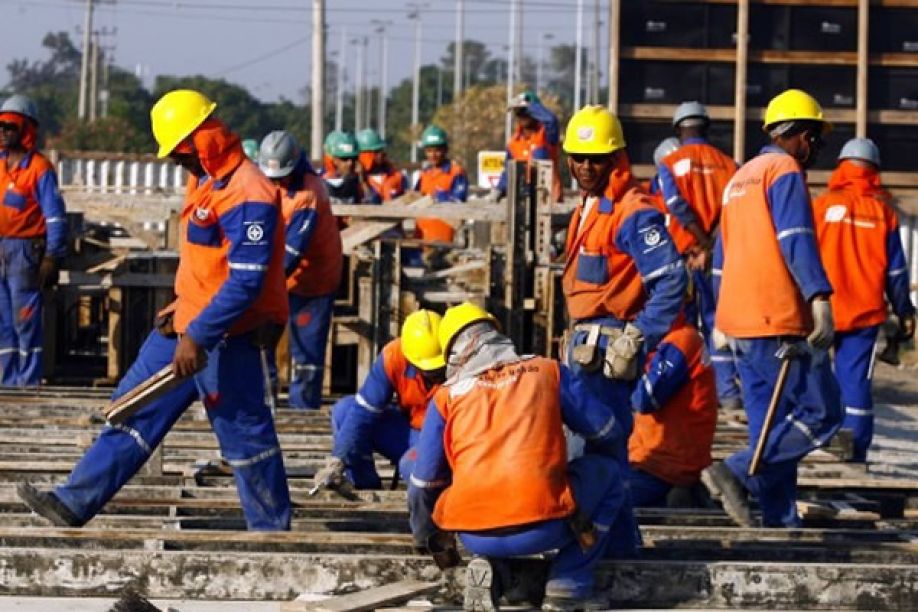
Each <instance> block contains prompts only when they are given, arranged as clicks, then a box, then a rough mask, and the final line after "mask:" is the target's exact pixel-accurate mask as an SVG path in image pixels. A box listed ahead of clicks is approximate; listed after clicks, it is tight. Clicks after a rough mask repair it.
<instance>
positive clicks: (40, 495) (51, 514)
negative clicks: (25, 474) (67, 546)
mask: <svg viewBox="0 0 918 612" xmlns="http://www.w3.org/2000/svg"><path fill="white" fill-rule="evenodd" d="M16 494H17V495H19V499H21V500H22V501H23V502H25V505H27V506H28V507H29V508H30V509H31V510H32V512H34V513H35V514H37V515H39V516H43V517H45V518H46V519H48V520H49V521H51V524H52V525H54V526H56V527H82V526H83V525H84V524H85V523H86V521H84V520H81V519H80V518H79V517H78V516H77V515H75V514H74V513H73V511H71V510H70V508H68V507H67V506H65V505H64V503H63V502H62V501H61V500H59V499H58V498H57V496H56V495H55V494H54V493H51V492H48V493H45V492H43V491H39V490H38V489H36V488H35V487H33V486H32V485H30V484H29V483H27V482H20V483H19V484H18V485H16Z"/></svg>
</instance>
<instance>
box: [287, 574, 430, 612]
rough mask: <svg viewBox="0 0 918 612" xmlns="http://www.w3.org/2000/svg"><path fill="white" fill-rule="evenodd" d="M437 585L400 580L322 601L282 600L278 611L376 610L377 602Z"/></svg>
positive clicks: (394, 600)
mask: <svg viewBox="0 0 918 612" xmlns="http://www.w3.org/2000/svg"><path fill="white" fill-rule="evenodd" d="M439 588H440V585H439V584H437V583H436V582H426V581H420V580H399V581H398V582H394V583H392V584H386V585H383V586H379V587H375V588H372V589H367V590H365V591H358V592H356V593H349V594H348V595H339V596H338V597H332V598H330V599H323V600H322V601H300V600H298V599H295V600H293V601H285V602H281V606H280V609H281V612H310V611H315V612H364V611H369V610H376V609H378V608H379V607H380V606H386V605H390V604H395V603H400V602H403V601H408V600H409V599H412V598H414V597H418V596H420V595H426V594H428V593H433V592H434V591H436V590H438V589H439Z"/></svg>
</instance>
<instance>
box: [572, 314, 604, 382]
mask: <svg viewBox="0 0 918 612" xmlns="http://www.w3.org/2000/svg"><path fill="white" fill-rule="evenodd" d="M587 327H588V328H589V331H588V332H587V337H586V342H584V343H583V344H578V345H577V346H575V347H574V348H573V350H572V351H571V360H572V361H573V362H574V363H576V364H577V365H579V366H580V367H581V368H583V369H584V370H585V371H587V372H595V371H596V370H598V369H599V366H600V365H601V362H600V359H599V333H600V327H601V326H600V325H589V326H587ZM574 331H580V330H578V329H577V328H575V329H574Z"/></svg>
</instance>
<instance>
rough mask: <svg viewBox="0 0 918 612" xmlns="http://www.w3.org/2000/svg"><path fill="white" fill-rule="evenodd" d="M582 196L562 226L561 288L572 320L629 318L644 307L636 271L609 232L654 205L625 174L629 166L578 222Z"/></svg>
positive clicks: (640, 281)
mask: <svg viewBox="0 0 918 612" xmlns="http://www.w3.org/2000/svg"><path fill="white" fill-rule="evenodd" d="M586 203H587V202H586V198H584V200H583V201H582V202H581V204H580V205H579V206H578V207H577V209H576V210H575V211H574V215H573V216H572V217H571V222H570V225H569V226H568V229H567V246H566V248H565V253H566V254H567V261H566V263H565V265H564V275H563V277H562V281H561V282H562V288H563V289H564V297H565V299H566V301H567V311H568V313H569V314H570V316H571V318H572V319H578V320H579V319H590V318H593V317H603V316H613V317H615V318H617V319H619V320H620V321H631V320H633V319H634V318H635V317H636V316H637V314H638V313H639V312H640V311H641V308H643V307H644V302H645V301H647V294H646V293H645V292H644V285H643V281H642V280H641V274H640V272H638V269H637V265H636V264H635V263H634V260H633V259H632V258H631V256H630V255H628V254H627V253H624V252H622V251H620V250H619V249H618V247H617V246H616V245H615V236H616V234H617V233H618V230H619V228H620V227H621V225H622V223H624V221H625V220H626V219H627V218H628V217H630V216H631V215H632V214H634V213H635V212H637V211H639V210H644V209H653V210H656V209H655V207H654V205H653V202H652V201H651V200H650V198H649V197H648V196H647V195H646V194H644V193H643V192H642V191H641V190H640V188H639V187H638V185H637V183H636V182H635V181H634V179H633V178H632V177H631V171H630V169H628V170H626V171H622V173H621V176H620V178H618V179H616V180H611V179H610V181H609V187H607V188H606V192H605V194H604V196H603V197H602V198H599V200H598V201H596V202H594V203H593V205H592V207H591V208H590V210H589V213H588V214H587V217H586V219H585V220H584V222H583V224H582V226H581V223H580V218H581V216H582V215H583V210H584V206H585V204H586Z"/></svg>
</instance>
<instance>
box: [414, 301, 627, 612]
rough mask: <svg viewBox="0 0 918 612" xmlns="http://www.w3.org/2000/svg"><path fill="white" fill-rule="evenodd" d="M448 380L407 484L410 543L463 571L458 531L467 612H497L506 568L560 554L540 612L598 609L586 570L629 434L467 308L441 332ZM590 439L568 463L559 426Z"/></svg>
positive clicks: (617, 497)
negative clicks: (465, 554) (466, 555)
mask: <svg viewBox="0 0 918 612" xmlns="http://www.w3.org/2000/svg"><path fill="white" fill-rule="evenodd" d="M439 336H440V345H441V346H442V348H443V352H444V355H445V356H446V358H447V370H446V373H447V380H446V382H445V383H444V385H443V387H441V388H440V389H439V390H438V391H437V392H436V394H435V395H434V398H433V400H432V402H431V406H430V408H428V410H427V416H426V418H425V420H424V426H423V428H422V429H421V436H420V440H418V445H417V459H416V462H415V465H414V471H413V472H412V473H411V478H410V482H409V486H408V506H409V512H410V522H411V530H412V533H413V534H414V541H415V544H416V545H417V546H419V547H421V548H422V549H424V550H426V551H428V552H431V553H433V554H434V559H435V560H436V561H437V563H438V565H440V567H441V568H443V567H448V566H450V565H455V564H457V563H458V562H459V559H458V554H457V553H456V552H455V540H454V536H453V534H454V533H458V534H459V538H460V539H461V540H462V543H463V545H464V546H465V548H467V549H468V550H469V551H471V552H472V553H473V554H475V555H478V556H479V557H477V558H475V559H473V560H472V561H471V563H470V564H469V567H468V574H467V587H466V592H465V609H466V610H494V609H496V606H497V601H498V599H499V597H500V595H501V591H503V592H504V593H505V594H506V593H507V591H509V590H510V589H511V588H512V587H513V584H512V583H513V576H512V572H510V571H509V566H508V564H507V561H506V560H507V559H508V558H509V557H515V556H520V555H533V554H537V553H544V552H547V551H558V552H557V554H556V555H555V556H554V557H553V559H552V561H551V563H550V567H549V575H548V582H547V584H546V586H545V599H544V602H543V606H542V609H543V610H575V609H585V608H586V609H593V607H594V605H596V604H597V602H595V601H594V600H592V596H593V586H594V576H593V570H594V568H595V566H596V564H597V563H598V562H599V560H600V559H602V558H603V554H604V553H605V552H606V548H607V544H608V542H609V540H610V537H609V527H610V525H611V524H612V523H613V521H614V520H615V519H616V516H617V515H618V514H619V510H620V508H621V506H622V503H623V501H624V485H623V482H622V473H621V470H620V463H619V460H618V459H617V458H616V453H617V452H619V450H620V449H621V448H622V447H623V446H624V443H625V435H626V434H625V432H627V431H629V430H630V427H631V422H630V413H628V412H625V413H624V417H625V421H627V422H623V421H622V419H620V418H617V417H616V415H615V414H614V413H613V411H612V409H611V408H609V407H607V406H606V405H604V404H602V403H600V402H599V401H598V400H595V399H594V398H593V396H592V395H591V394H590V393H589V392H588V391H587V389H586V387H585V386H584V385H583V383H582V382H580V381H579V380H578V379H577V378H576V377H574V376H573V375H571V374H570V372H569V371H568V370H567V368H565V367H563V366H561V365H559V364H558V363H557V362H555V361H553V360H550V359H545V358H542V357H520V356H519V355H517V353H516V351H515V349H514V347H513V344H512V342H511V341H510V340H509V339H508V338H507V337H506V336H503V335H502V334H501V333H500V332H499V331H498V330H497V328H496V325H495V323H494V319H493V318H492V317H491V316H490V315H489V314H488V313H486V312H485V311H484V310H482V309H481V308H479V307H477V306H475V305H474V304H470V303H465V304H462V305H460V306H456V307H454V308H451V309H449V310H448V311H447V312H446V314H445V315H444V317H443V321H442V323H441V324H440V333H439ZM564 425H567V426H568V427H569V428H570V429H571V430H573V431H574V432H576V433H578V434H580V435H582V436H583V437H584V438H585V439H586V441H587V442H586V448H585V454H584V456H582V457H580V458H578V459H575V460H574V461H572V462H571V463H570V464H568V462H567V448H566V443H565V437H564V430H563V426H564Z"/></svg>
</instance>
